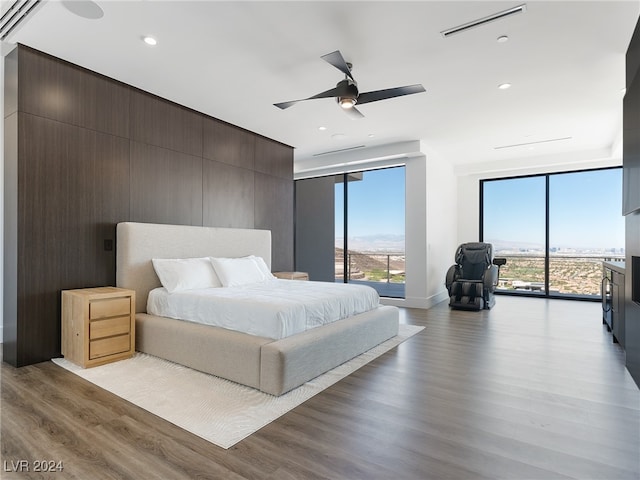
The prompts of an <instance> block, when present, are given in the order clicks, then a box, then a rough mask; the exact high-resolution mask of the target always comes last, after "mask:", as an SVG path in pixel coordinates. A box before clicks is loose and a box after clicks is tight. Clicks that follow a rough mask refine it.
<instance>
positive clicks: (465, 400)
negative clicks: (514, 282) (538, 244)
mask: <svg viewBox="0 0 640 480" xmlns="http://www.w3.org/2000/svg"><path fill="white" fill-rule="evenodd" d="M401 314H402V321H403V322H405V323H411V324H418V325H425V326H426V329H425V330H424V331H423V332H421V333H420V334H418V335H417V336H415V337H413V338H411V339H409V340H408V341H407V342H405V343H403V344H401V345H400V346H399V347H398V348H396V349H394V350H392V351H390V352H388V353H387V354H385V355H383V356H381V357H380V358H378V359H376V360H375V361H373V362H372V363H370V364H368V365H366V366H365V367H363V368H361V369H360V370H358V371H357V372H355V373H354V374H352V375H351V376H349V377H347V378H346V379H344V380H342V381H340V382H338V383H337V384H336V385H334V386H332V387H330V388H329V389H327V390H325V391H324V392H322V393H321V394H319V395H317V396H316V397H314V398H312V399H310V400H309V401H307V402H306V403H304V404H303V405H301V406H299V407H298V408H296V409H294V410H293V411H291V412H289V413H288V414H286V415H284V416H283V417H281V418H280V419H278V420H277V421H275V422H273V423H271V424H269V425H267V426H266V427H264V428H263V429H262V430H260V431H259V432H257V433H256V434H254V435H252V436H250V437H249V438H247V439H245V440H243V441H242V442H240V443H238V444H237V445H236V446H235V447H233V448H231V449H229V450H224V449H221V448H219V447H216V446H214V445H212V444H210V443H208V442H206V441H205V440H202V439H200V438H198V437H196V436H194V435H191V434H189V433H187V432H185V431H183V430H182V429H180V428H178V427H176V426H174V425H172V424H169V423H168V422H166V421H164V420H162V419H160V418H158V417H156V416H154V415H152V414H150V413H147V412H145V411H144V410H141V409H140V408H138V407H135V406H133V405H131V404H129V403H128V402H126V401H123V400H121V399H119V398H118V397H116V396H114V395H112V394H110V393H108V392H106V391H103V390H101V389H100V388H98V387H96V386H94V385H92V384H90V383H88V382H86V381H84V380H82V379H80V378H79V377H77V376H75V375H73V374H71V373H69V372H67V371H66V370H63V369H62V368H60V367H57V366H56V365H54V364H53V363H51V362H45V363H41V364H38V365H33V366H29V367H23V368H20V369H15V368H13V367H11V366H9V365H7V364H4V363H3V364H2V366H1V370H0V374H1V389H2V391H1V404H0V407H1V428H0V434H1V439H0V442H1V445H2V451H1V454H2V456H1V465H0V468H1V470H0V477H1V478H2V479H27V478H52V479H82V480H94V479H96V480H99V479H167V480H173V479H176V480H179V479H209V478H210V479H279V480H288V479H350V480H351V479H367V480H368V479H394V480H402V479H409V480H411V479H445V478H446V479H498V478H505V479H564V478H579V479H603V480H604V479H607V480H611V479H638V478H640V391H639V390H638V387H637V386H636V385H635V383H634V382H633V380H632V379H631V376H630V375H629V373H628V372H627V371H626V369H625V367H624V352H623V351H622V349H621V348H620V347H619V346H618V345H616V344H614V343H612V340H611V334H609V333H607V332H606V329H605V328H604V327H603V326H602V322H601V320H600V306H599V304H595V303H586V302H571V301H566V300H544V299H526V298H525V299H522V298H514V297H499V298H498V299H497V302H496V306H495V307H494V308H493V309H492V310H490V311H482V312H464V311H451V310H450V309H449V308H448V307H447V305H446V303H444V304H440V305H437V306H435V307H433V308H431V309H430V310H416V309H402V313H401ZM20 460H26V461H28V462H29V463H28V464H27V466H28V467H30V469H31V470H33V467H34V465H35V464H34V462H35V461H36V460H53V461H55V462H58V461H61V462H62V466H63V470H62V471H61V472H50V473H36V472H33V471H30V472H25V471H23V472H15V471H13V470H16V468H13V467H15V466H16V465H25V464H20V463H19V461H20Z"/></svg>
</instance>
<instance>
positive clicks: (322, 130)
mask: <svg viewBox="0 0 640 480" xmlns="http://www.w3.org/2000/svg"><path fill="white" fill-rule="evenodd" d="M326 129H327V127H318V130H320V131H321V132H324V131H325V130H326Z"/></svg>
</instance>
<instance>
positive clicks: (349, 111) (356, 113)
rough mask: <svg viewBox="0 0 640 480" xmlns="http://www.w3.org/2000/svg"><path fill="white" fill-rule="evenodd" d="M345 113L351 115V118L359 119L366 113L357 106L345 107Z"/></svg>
mask: <svg viewBox="0 0 640 480" xmlns="http://www.w3.org/2000/svg"><path fill="white" fill-rule="evenodd" d="M343 110H344V113H346V114H347V115H349V117H351V120H358V119H360V118H364V115H363V114H362V112H360V110H358V109H357V108H356V107H351V108H343Z"/></svg>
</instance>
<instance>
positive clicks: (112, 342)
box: [89, 335, 131, 360]
mask: <svg viewBox="0 0 640 480" xmlns="http://www.w3.org/2000/svg"><path fill="white" fill-rule="evenodd" d="M130 348H131V337H130V336H129V335H119V336H117V337H109V338H103V339H102V340H93V341H91V342H89V360H93V359H94V358H100V357H105V356H107V355H115V354H116V353H122V352H126V351H128V350H129V349H130Z"/></svg>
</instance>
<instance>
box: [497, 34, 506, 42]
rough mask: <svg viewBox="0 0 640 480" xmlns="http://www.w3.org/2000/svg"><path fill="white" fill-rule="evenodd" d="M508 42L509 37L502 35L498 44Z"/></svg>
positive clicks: (498, 39)
mask: <svg viewBox="0 0 640 480" xmlns="http://www.w3.org/2000/svg"><path fill="white" fill-rule="evenodd" d="M507 40H509V37H507V36H506V35H500V36H499V37H498V38H497V42H498V43H504V42H506V41H507Z"/></svg>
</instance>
